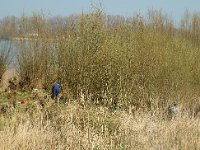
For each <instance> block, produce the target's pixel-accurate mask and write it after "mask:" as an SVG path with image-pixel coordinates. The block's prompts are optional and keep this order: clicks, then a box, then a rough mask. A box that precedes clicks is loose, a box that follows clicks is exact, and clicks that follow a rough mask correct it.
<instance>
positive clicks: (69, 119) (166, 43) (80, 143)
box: [0, 9, 200, 149]
mask: <svg viewBox="0 0 200 150" xmlns="http://www.w3.org/2000/svg"><path fill="white" fill-rule="evenodd" d="M16 20H17V21H15V24H14V23H13V22H12V25H13V24H14V25H15V31H13V32H14V33H15V34H9V35H10V36H6V34H3V33H2V34H1V33H0V35H1V37H2V39H7V38H8V39H14V40H15V41H17V42H16V43H17V47H18V49H19V50H18V51H17V56H16V57H17V62H18V68H17V69H18V71H19V74H20V79H21V82H23V85H24V86H25V87H26V88H25V91H17V92H16V95H15V97H14V99H15V101H16V102H19V103H17V106H16V107H15V105H14V103H13V102H12V100H13V98H12V97H11V98H9V96H8V95H7V96H6V94H7V93H2V95H1V97H0V102H1V103H0V106H1V113H0V115H1V116H0V122H1V123H0V130H1V132H2V134H0V143H1V146H2V148H3V149H32V148H33V147H34V148H36V149H199V148H200V145H199V143H198V141H199V138H200V130H199V129H200V127H199V118H198V116H195V117H194V115H192V113H194V112H197V110H199V108H200V99H199V94H200V93H199V90H200V59H199V58H200V45H199V40H200V39H199V38H200V36H199V35H198V34H199V32H198V31H199V25H200V24H199V23H200V14H198V13H189V12H186V13H185V15H184V16H183V19H182V20H181V22H180V25H179V26H177V25H174V23H173V20H172V19H171V18H170V17H168V16H167V15H166V14H164V13H163V12H161V11H156V10H149V13H148V14H147V17H145V16H141V15H138V14H136V15H135V16H133V17H130V18H125V17H122V16H109V15H106V14H105V13H104V12H102V11H101V9H95V10H94V11H91V12H90V13H83V14H81V15H79V16H74V15H72V16H69V17H66V18H61V17H56V18H49V17H46V16H45V15H43V14H38V13H34V14H33V15H32V16H30V17H27V16H25V15H23V16H22V17H21V18H18V19H16ZM1 27H2V26H1V25H0V28H1ZM3 27H4V28H5V26H3ZM8 27H10V26H8ZM5 29H6V28H5ZM2 31H3V30H2ZM6 31H10V30H9V29H6ZM4 33H5V32H4ZM6 33H8V32H6ZM5 37H6V38H5ZM55 80H58V81H59V83H61V85H62V93H61V95H62V98H61V102H60V103H59V104H56V103H53V102H52V100H51V99H50V98H49V94H48V93H49V92H50V90H51V84H52V82H53V81H55ZM33 88H38V89H44V90H45V91H42V90H41V91H42V92H41V93H42V94H41V93H40V94H41V95H40V94H39V95H38V94H36V95H34V93H32V94H31V93H30V91H31V89H33ZM26 90H28V91H26ZM10 100H11V102H10ZM63 101H64V102H63ZM21 102H23V103H21ZM174 102H176V103H178V106H179V107H180V109H181V110H182V113H180V114H179V116H177V117H175V118H172V119H170V118H169V116H168V114H167V109H168V106H169V105H171V104H172V103H174ZM22 104H24V105H22ZM138 104H139V105H141V108H142V111H141V112H138V111H137V109H136V108H135V107H136V106H137V105H138ZM13 107H14V108H13Z"/></svg>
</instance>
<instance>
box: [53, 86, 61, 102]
mask: <svg viewBox="0 0 200 150" xmlns="http://www.w3.org/2000/svg"><path fill="white" fill-rule="evenodd" d="M59 93H60V85H59V84H58V83H57V82H54V84H53V86H52V98H53V99H56V100H58V95H59Z"/></svg>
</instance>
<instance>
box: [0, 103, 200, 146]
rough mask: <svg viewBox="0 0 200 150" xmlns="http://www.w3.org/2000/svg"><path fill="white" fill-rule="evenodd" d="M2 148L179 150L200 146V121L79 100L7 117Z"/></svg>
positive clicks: (2, 132)
mask: <svg viewBox="0 0 200 150" xmlns="http://www.w3.org/2000/svg"><path fill="white" fill-rule="evenodd" d="M1 121H4V122H6V124H7V126H5V127H4V129H3V130H2V131H0V132H1V134H0V143H1V149H6V150H11V149H21V150H25V149H146V150H149V149H153V150H155V149H164V150H165V149H166V150H168V149H173V150H178V149H181V150H188V149H199V148H200V143H199V140H200V124H199V121H200V120H199V118H190V117H188V116H187V115H183V116H179V117H177V118H174V119H172V120H169V119H167V118H166V117H164V116H163V115H159V114H157V115H156V114H155V113H151V112H149V113H141V114H138V113H135V114H128V113H127V112H126V111H120V110H116V111H115V112H111V111H109V109H107V108H106V107H102V106H99V107H98V106H93V105H85V106H84V107H83V106H81V105H79V103H77V102H72V103H71V104H69V105H68V106H66V105H52V106H50V107H48V108H46V109H45V110H43V111H39V110H38V111H35V112H34V115H33V114H32V115H30V114H29V113H28V114H27V113H19V112H18V113H14V114H13V115H11V116H10V119H8V118H7V119H6V118H4V117H1Z"/></svg>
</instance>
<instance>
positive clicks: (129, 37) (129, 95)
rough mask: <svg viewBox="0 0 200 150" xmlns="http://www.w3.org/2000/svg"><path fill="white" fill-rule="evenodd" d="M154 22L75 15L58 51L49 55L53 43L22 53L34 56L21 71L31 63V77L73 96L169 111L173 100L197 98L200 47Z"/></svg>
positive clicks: (59, 38) (94, 14) (59, 41)
mask: <svg viewBox="0 0 200 150" xmlns="http://www.w3.org/2000/svg"><path fill="white" fill-rule="evenodd" d="M159 15H160V14H159ZM156 21H158V24H159V20H156ZM162 22H165V21H164V20H162ZM150 23H151V24H153V23H152V22H150ZM156 23H157V22H155V24H153V25H154V27H153V28H152V27H151V26H149V25H148V21H146V20H145V19H143V18H141V17H137V16H136V17H133V18H128V19H126V18H123V17H117V18H115V17H113V18H112V17H108V16H106V15H105V14H104V13H103V12H101V11H100V10H97V11H94V12H92V13H89V14H82V15H80V16H79V17H78V18H77V17H75V18H73V17H71V19H70V22H68V26H67V27H66V28H64V29H63V30H64V31H63V32H62V33H59V34H58V35H57V38H56V42H55V45H56V46H57V48H55V47H54V48H53V49H54V50H52V52H51V53H49V52H48V51H47V50H49V49H51V48H50V46H49V45H52V43H51V44H50V43H49V44H48V42H47V43H43V44H44V45H43V47H40V46H38V45H35V46H33V49H32V50H31V53H30V52H26V51H24V54H25V56H27V54H32V53H34V55H35V56H34V57H31V58H32V59H30V58H29V59H25V60H27V61H23V59H21V58H20V61H21V65H20V67H23V65H25V66H26V67H28V66H29V65H30V64H32V67H31V68H32V70H31V72H30V73H29V74H30V75H31V76H33V75H34V74H36V73H37V77H38V78H41V77H43V76H45V79H46V80H43V82H46V84H47V85H50V82H52V79H54V78H58V80H59V81H60V83H61V84H62V85H64V86H63V90H65V89H70V91H71V92H72V94H73V95H74V96H75V97H78V96H79V95H80V93H84V94H85V95H86V96H87V97H90V98H91V97H92V99H93V100H96V99H103V101H104V102H105V103H107V104H111V105H112V104H113V102H114V103H115V104H118V105H120V106H127V105H130V104H133V103H138V102H140V103H142V104H143V105H146V106H148V107H149V108H151V107H165V106H167V104H168V103H171V101H172V100H174V99H175V101H181V102H185V103H187V101H186V100H187V98H188V97H190V98H191V96H192V97H197V96H198V92H197V91H198V90H199V86H200V82H199V81H200V80H199V79H200V78H199V73H200V69H199V68H200V62H199V56H200V51H199V47H197V45H193V44H192V42H191V41H189V40H186V39H184V38H182V36H179V34H175V33H174V31H173V32H172V30H173V29H174V28H173V27H172V24H171V22H170V23H169V25H168V24H166V25H163V24H162V23H161V24H162V25H163V27H162V28H159V30H155V29H154V28H156V26H157V24H156ZM164 26H169V28H168V27H164ZM168 32H170V33H168ZM45 38H47V37H45V36H44V37H43V38H42V37H41V39H42V40H44V41H45ZM51 38H54V37H51ZM35 44H36V43H35ZM25 49H26V50H28V49H29V48H28V47H27V48H25ZM45 49H46V51H45ZM31 56H32V55H31ZM33 58H34V59H33ZM47 58H48V59H47ZM33 60H34V62H35V63H33ZM30 61H32V62H31V63H30ZM33 66H34V67H33ZM33 68H35V69H33ZM21 70H22V71H24V70H25V69H24V68H22V69H21ZM35 76H36V75H35ZM47 79H48V80H47ZM180 95H181V97H185V98H184V99H181V98H180ZM156 98H159V101H154V99H156Z"/></svg>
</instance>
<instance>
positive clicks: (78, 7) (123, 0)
mask: <svg viewBox="0 0 200 150" xmlns="http://www.w3.org/2000/svg"><path fill="white" fill-rule="evenodd" d="M99 2H100V3H101V4H102V6H103V9H104V11H105V12H106V13H107V14H114V15H115V14H119V15H123V16H132V15H133V14H134V12H140V13H141V14H146V12H147V10H148V9H151V8H154V9H157V10H160V9H162V10H163V12H166V13H167V14H169V15H170V16H172V17H174V19H175V20H177V19H179V18H180V17H181V16H182V15H183V14H184V12H185V10H186V9H188V10H189V11H191V12H193V11H195V12H200V0H0V18H3V17H5V16H17V17H19V16H21V15H22V14H23V12H24V13H25V14H27V15H30V14H31V13H32V12H33V11H36V12H38V11H41V10H42V11H44V12H45V13H46V14H50V16H56V15H60V16H68V15H70V14H74V13H76V14H79V13H81V12H82V11H83V12H88V11H89V10H91V9H90V7H91V4H92V3H97V4H99Z"/></svg>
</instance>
